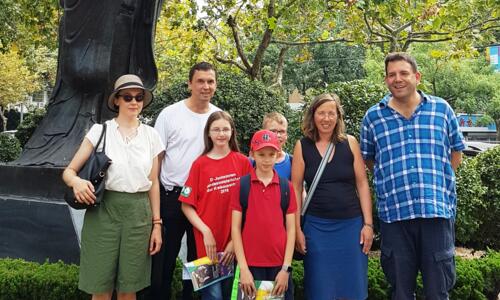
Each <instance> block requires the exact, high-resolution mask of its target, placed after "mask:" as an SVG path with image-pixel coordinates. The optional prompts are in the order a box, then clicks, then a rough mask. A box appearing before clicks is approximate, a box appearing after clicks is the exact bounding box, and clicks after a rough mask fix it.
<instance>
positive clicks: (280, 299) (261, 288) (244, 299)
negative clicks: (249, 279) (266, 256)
mask: <svg viewBox="0 0 500 300" xmlns="http://www.w3.org/2000/svg"><path fill="white" fill-rule="evenodd" d="M255 288H256V289H257V293H256V295H255V296H254V297H250V296H247V295H245V293H243V291H242V290H241V289H240V288H238V296H237V298H236V299H237V300H284V299H285V296H284V295H281V296H273V295H272V294H271V293H272V291H273V288H274V281H267V280H256V281H255ZM233 295H234V294H233Z"/></svg>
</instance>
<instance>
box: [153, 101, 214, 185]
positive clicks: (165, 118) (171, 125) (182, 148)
mask: <svg viewBox="0 0 500 300" xmlns="http://www.w3.org/2000/svg"><path fill="white" fill-rule="evenodd" d="M219 110H220V108H218V107H217V106H215V105H213V104H211V103H210V104H209V110H208V112H207V113H204V114H199V113H195V112H193V111H192V110H190V109H189V108H188V107H187V105H186V99H184V100H182V101H179V102H177V103H174V104H172V105H169V106H167V107H165V108H164V109H163V111H162V112H161V113H160V115H159V116H158V118H157V119H156V123H155V129H156V130H157V131H158V133H159V134H160V138H161V140H162V142H163V143H164V144H165V158H164V159H163V162H162V164H161V172H160V181H161V183H162V184H163V185H164V186H165V187H166V188H168V187H169V186H183V185H184V183H185V182H186V180H187V177H188V175H189V169H190V168H191V164H192V163H193V161H194V160H195V159H196V158H198V156H200V154H201V153H202V152H203V149H204V148H205V145H204V142H203V129H204V128H205V124H206V123H207V119H208V117H209V116H210V114H212V113H213V112H215V111H219Z"/></svg>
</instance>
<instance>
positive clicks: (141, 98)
mask: <svg viewBox="0 0 500 300" xmlns="http://www.w3.org/2000/svg"><path fill="white" fill-rule="evenodd" d="M118 97H122V98H123V100H125V102H130V101H132V99H135V101H137V102H142V101H144V95H143V94H141V95H136V96H132V95H118Z"/></svg>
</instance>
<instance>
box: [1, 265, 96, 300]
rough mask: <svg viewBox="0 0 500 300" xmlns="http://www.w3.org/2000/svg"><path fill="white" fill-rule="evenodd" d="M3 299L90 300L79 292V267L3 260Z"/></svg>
mask: <svg viewBox="0 0 500 300" xmlns="http://www.w3.org/2000/svg"><path fill="white" fill-rule="evenodd" d="M0 299H2V300H18V299H23V300H30V299H33V300H35V299H44V300H64V299H68V300H79V299H86V300H87V299H90V297H89V296H88V295H86V294H85V293H83V292H81V291H79V290H78V266H75V265H65V264H64V263H62V262H58V263H44V264H41V265H40V264H37V263H33V262H27V261H23V260H21V259H0Z"/></svg>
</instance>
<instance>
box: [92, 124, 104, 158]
mask: <svg viewBox="0 0 500 300" xmlns="http://www.w3.org/2000/svg"><path fill="white" fill-rule="evenodd" d="M103 139H104V143H103V144H102V151H101V152H106V151H105V150H106V122H104V123H102V131H101V136H100V137H99V140H98V141H97V144H96V145H95V148H94V152H97V149H98V148H99V145H100V144H101V141H102V140H103Z"/></svg>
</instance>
